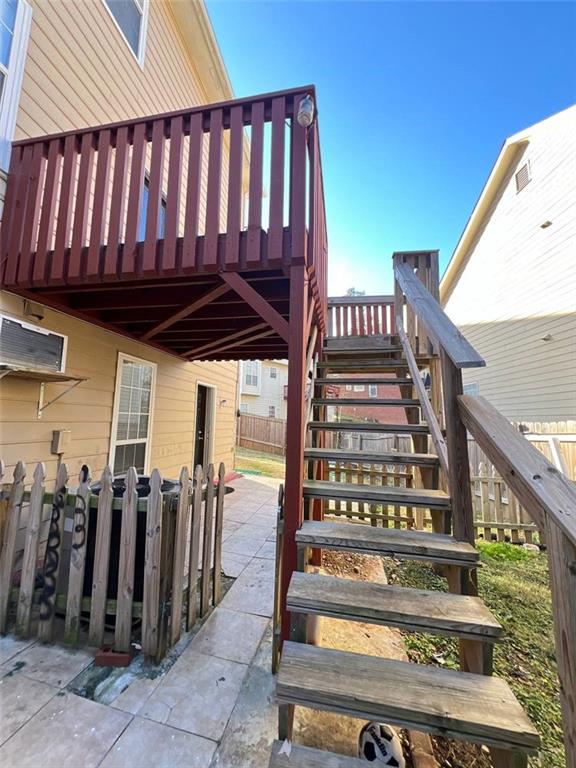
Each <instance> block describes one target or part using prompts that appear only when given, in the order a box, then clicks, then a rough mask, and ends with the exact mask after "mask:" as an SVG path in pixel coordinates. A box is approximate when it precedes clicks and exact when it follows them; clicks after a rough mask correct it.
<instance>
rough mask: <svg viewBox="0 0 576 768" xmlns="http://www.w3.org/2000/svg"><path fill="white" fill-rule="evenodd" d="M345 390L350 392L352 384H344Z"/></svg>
mask: <svg viewBox="0 0 576 768" xmlns="http://www.w3.org/2000/svg"><path fill="white" fill-rule="evenodd" d="M346 392H352V384H346Z"/></svg>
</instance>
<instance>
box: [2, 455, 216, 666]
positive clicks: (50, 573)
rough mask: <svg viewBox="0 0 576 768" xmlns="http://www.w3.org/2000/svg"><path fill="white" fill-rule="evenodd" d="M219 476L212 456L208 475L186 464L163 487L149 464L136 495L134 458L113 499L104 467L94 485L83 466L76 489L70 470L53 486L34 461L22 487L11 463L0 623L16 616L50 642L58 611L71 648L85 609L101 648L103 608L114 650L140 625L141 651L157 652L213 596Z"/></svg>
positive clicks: (123, 647)
mask: <svg viewBox="0 0 576 768" xmlns="http://www.w3.org/2000/svg"><path fill="white" fill-rule="evenodd" d="M224 475H225V469H224V465H223V464H221V465H220V468H219V471H218V483H217V485H215V482H214V480H215V477H214V467H213V465H212V464H211V465H210V466H209V467H208V470H207V472H206V475H205V476H204V473H203V470H202V467H197V468H196V472H195V474H194V481H193V482H192V481H191V477H190V472H189V470H188V468H187V467H183V468H182V471H181V473H180V479H179V483H178V484H176V489H175V490H174V491H173V492H167V491H166V484H165V483H164V482H163V480H162V476H161V474H160V472H159V471H158V470H157V469H154V470H153V471H152V474H151V475H150V482H149V494H148V495H147V496H146V497H141V496H140V495H139V490H141V489H142V486H141V485H140V486H139V481H138V476H137V474H136V470H135V469H134V468H133V467H132V468H130V469H129V470H128V472H127V474H126V477H125V479H124V492H123V493H122V496H121V497H119V496H117V495H115V490H116V491H117V487H115V484H114V478H113V476H112V473H111V471H110V469H109V468H106V469H105V470H104V472H103V473H102V476H101V479H100V484H99V490H98V493H95V492H94V490H96V489H95V488H94V487H91V477H90V470H89V468H88V467H87V466H86V465H83V466H82V469H81V471H80V475H79V478H78V487H77V489H76V491H75V492H70V491H69V476H68V469H67V467H66V465H65V464H61V465H60V467H59V469H58V474H57V478H56V483H55V486H54V491H53V493H49V492H47V491H46V487H45V468H44V465H43V464H41V463H40V464H38V465H37V466H36V468H35V470H34V475H33V481H32V484H31V487H30V489H29V490H27V489H26V484H25V481H26V466H25V464H24V462H22V461H19V462H18V464H17V465H16V467H15V469H14V476H13V482H12V483H11V484H9V485H8V484H7V485H6V486H4V485H2V488H3V491H2V495H3V502H2V503H3V504H4V505H5V507H6V510H5V512H6V524H5V529H4V538H3V542H2V551H1V554H0V632H1V633H2V634H4V633H5V632H6V631H7V630H8V629H9V628H10V626H11V623H12V622H11V619H12V618H13V617H14V619H15V623H14V628H15V632H16V634H17V635H18V636H19V637H23V638H26V637H31V636H32V635H33V634H34V633H36V634H37V636H38V637H39V638H40V639H41V640H44V641H47V642H49V641H52V640H53V639H55V638H56V629H57V627H56V623H55V619H56V616H57V615H59V616H62V617H63V618H64V636H63V637H64V642H65V643H66V644H68V645H73V646H74V645H78V644H79V642H80V629H81V623H82V619H83V618H84V619H85V620H86V621H87V622H88V638H87V642H88V645H90V646H95V647H101V646H102V645H103V643H104V641H105V632H106V628H107V623H106V622H107V617H113V622H114V641H113V646H114V649H115V650H116V651H120V652H128V651H129V650H130V645H131V642H132V638H133V629H134V627H135V625H137V624H139V625H140V628H141V644H142V650H143V652H144V654H145V655H146V656H148V657H151V658H154V659H156V660H158V659H160V658H162V656H164V654H165V652H166V650H167V648H168V647H169V646H172V645H174V644H175V643H176V642H177V641H178V640H179V638H180V635H181V631H182V623H183V618H184V617H185V620H186V624H185V626H186V629H187V630H190V629H191V628H192V627H193V626H194V624H195V622H196V621H197V619H198V617H202V616H204V615H206V613H207V612H208V610H209V608H210V606H211V605H217V604H218V602H219V601H220V598H221V594H222V582H221V567H220V564H221V548H222V522H223V509H224V494H225V486H224ZM2 480H3V478H0V482H1V481H2ZM46 511H48V519H46V518H47V516H46V514H45V512H46ZM46 522H47V523H48V529H47V531H46V525H45V523H46ZM22 526H23V527H24V529H25V530H24V534H25V536H24V539H25V540H24V549H23V555H22V561H21V562H22V565H21V568H20V569H18V568H17V567H15V563H16V556H17V554H19V553H18V552H17V539H18V533H19V529H20V528H21V527H22ZM68 547H69V561H67V558H66V554H67V551H68ZM15 576H18V577H19V578H15ZM39 576H40V577H41V578H40V579H39ZM66 577H67V578H66ZM115 583H117V587H115ZM35 619H37V625H36V628H35V629H33V622H34V620H35ZM110 621H111V619H110Z"/></svg>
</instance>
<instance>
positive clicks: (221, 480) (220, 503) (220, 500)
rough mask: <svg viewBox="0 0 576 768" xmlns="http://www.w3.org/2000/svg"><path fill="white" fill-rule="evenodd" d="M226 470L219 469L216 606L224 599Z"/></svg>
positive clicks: (223, 467)
mask: <svg viewBox="0 0 576 768" xmlns="http://www.w3.org/2000/svg"><path fill="white" fill-rule="evenodd" d="M225 475H226V468H225V466H224V463H223V462H221V463H220V466H219V468H218V491H217V495H216V519H215V521H214V577H213V585H214V586H213V590H214V605H218V603H219V602H220V600H221V599H222V526H223V523H224V495H225V493H226V486H225V484H224V477H225Z"/></svg>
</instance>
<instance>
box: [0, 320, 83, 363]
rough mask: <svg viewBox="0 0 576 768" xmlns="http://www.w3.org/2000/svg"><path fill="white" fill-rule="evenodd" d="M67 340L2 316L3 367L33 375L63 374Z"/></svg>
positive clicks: (0, 358)
mask: <svg viewBox="0 0 576 768" xmlns="http://www.w3.org/2000/svg"><path fill="white" fill-rule="evenodd" d="M67 345H68V337H67V336H63V335H62V334H61V333H53V332H52V331H48V330H46V329H45V328H40V326H38V325H31V324H30V323H26V322H24V321H23V320H18V319H16V318H14V317H8V316H7V315H2V314H0V364H1V365H3V366H7V367H10V368H16V369H19V370H30V371H52V372H55V373H64V370H65V368H66V348H67Z"/></svg>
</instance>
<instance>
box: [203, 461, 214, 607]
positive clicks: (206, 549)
mask: <svg viewBox="0 0 576 768" xmlns="http://www.w3.org/2000/svg"><path fill="white" fill-rule="evenodd" d="M213 522H214V464H210V465H209V466H208V472H207V473H206V501H205V505H204V537H203V540H202V581H201V589H200V616H205V615H206V613H207V612H208V608H209V607H210V583H211V579H210V563H211V561H212V527H213Z"/></svg>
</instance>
